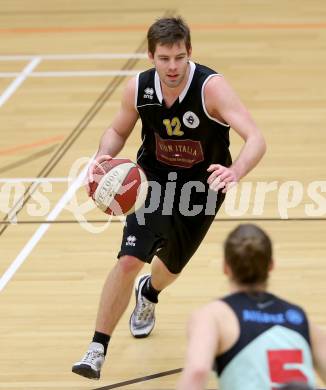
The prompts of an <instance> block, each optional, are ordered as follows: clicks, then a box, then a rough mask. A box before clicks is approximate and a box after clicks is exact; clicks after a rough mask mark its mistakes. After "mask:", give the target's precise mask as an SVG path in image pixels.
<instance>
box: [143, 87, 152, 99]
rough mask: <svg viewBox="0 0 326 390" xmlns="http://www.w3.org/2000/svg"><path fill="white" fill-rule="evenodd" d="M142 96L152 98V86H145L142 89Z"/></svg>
mask: <svg viewBox="0 0 326 390" xmlns="http://www.w3.org/2000/svg"><path fill="white" fill-rule="evenodd" d="M144 92H145V93H144V98H145V99H150V100H152V99H153V95H154V89H153V88H149V87H147V88H146V89H145V90H144Z"/></svg>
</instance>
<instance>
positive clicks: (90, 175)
mask: <svg viewBox="0 0 326 390" xmlns="http://www.w3.org/2000/svg"><path fill="white" fill-rule="evenodd" d="M111 159H112V157H111V156H110V155H108V154H102V155H98V156H96V157H95V158H94V159H93V160H92V162H91V164H90V166H89V168H88V171H87V179H86V185H85V187H86V191H87V194H88V196H91V187H90V183H93V182H94V169H95V168H96V167H98V166H99V165H100V164H101V162H103V161H105V160H111Z"/></svg>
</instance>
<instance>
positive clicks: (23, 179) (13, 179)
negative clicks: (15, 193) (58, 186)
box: [0, 177, 72, 183]
mask: <svg viewBox="0 0 326 390" xmlns="http://www.w3.org/2000/svg"><path fill="white" fill-rule="evenodd" d="M69 181H72V179H71V178H69V177H8V178H0V183H48V182H52V183H67V182H69Z"/></svg>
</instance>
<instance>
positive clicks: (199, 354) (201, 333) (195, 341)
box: [177, 304, 219, 390]
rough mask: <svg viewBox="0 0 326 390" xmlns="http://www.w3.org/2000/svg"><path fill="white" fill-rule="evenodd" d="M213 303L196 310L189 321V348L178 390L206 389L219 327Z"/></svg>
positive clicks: (215, 350) (215, 351)
mask: <svg viewBox="0 0 326 390" xmlns="http://www.w3.org/2000/svg"><path fill="white" fill-rule="evenodd" d="M218 328H219V327H218V321H217V318H216V317H215V314H214V310H213V307H212V304H209V305H206V306H205V307H203V308H202V309H199V310H198V311H196V312H195V313H194V314H193V315H192V317H191V318H190V321H189V323H188V348H187V354H186V359H185V366H184V369H183V371H182V374H181V379H180V381H179V383H178V386H177V390H204V389H205V386H206V383H207V380H208V375H209V373H210V371H211V370H212V367H213V361H214V358H215V356H216V353H217V346H218V338H219V329H218Z"/></svg>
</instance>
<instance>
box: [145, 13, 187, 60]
mask: <svg viewBox="0 0 326 390" xmlns="http://www.w3.org/2000/svg"><path fill="white" fill-rule="evenodd" d="M147 42H148V52H149V53H151V55H152V56H154V54H155V51H156V48H157V45H161V46H170V47H172V46H173V45H175V44H182V43H183V44H184V45H185V48H186V50H187V54H188V55H189V54H190V52H191V38H190V30H189V27H188V26H187V24H186V23H185V22H184V20H183V19H182V18H181V17H177V18H160V19H158V20H156V22H155V23H153V24H152V25H151V26H150V28H149V30H148V32H147Z"/></svg>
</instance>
